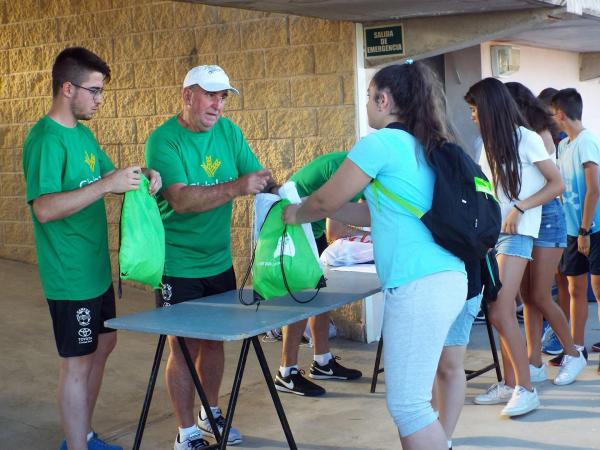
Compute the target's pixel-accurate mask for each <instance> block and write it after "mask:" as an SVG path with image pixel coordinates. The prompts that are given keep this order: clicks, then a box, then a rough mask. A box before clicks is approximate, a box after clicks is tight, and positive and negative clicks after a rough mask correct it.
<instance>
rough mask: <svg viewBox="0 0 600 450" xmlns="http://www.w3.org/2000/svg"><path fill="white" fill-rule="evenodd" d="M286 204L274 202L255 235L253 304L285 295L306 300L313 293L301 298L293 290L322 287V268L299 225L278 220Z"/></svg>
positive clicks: (323, 283)
mask: <svg viewBox="0 0 600 450" xmlns="http://www.w3.org/2000/svg"><path fill="white" fill-rule="evenodd" d="M289 204H290V202H289V200H285V199H284V200H280V201H278V202H277V203H275V204H274V205H273V206H272V207H271V210H270V211H269V213H268V214H267V217H266V219H265V221H264V223H263V226H262V228H261V229H260V232H259V234H258V241H257V243H256V249H255V252H254V256H253V262H252V280H253V282H252V285H253V288H254V292H255V299H254V302H253V303H256V302H257V301H261V300H269V299H272V298H275V297H281V296H284V295H288V294H289V295H290V296H291V297H292V298H293V299H294V300H296V301H298V302H301V303H306V302H307V301H310V300H312V299H313V298H314V297H315V296H316V294H315V295H314V296H313V297H312V298H310V299H309V300H305V301H300V300H298V299H297V298H295V297H294V295H293V293H294V292H298V291H301V290H304V289H320V288H321V287H324V286H325V278H324V277H323V269H322V268H321V265H320V264H319V261H318V260H317V258H316V256H315V253H314V252H313V249H312V247H311V245H310V243H309V241H308V238H307V236H306V232H305V231H304V229H303V228H302V225H286V224H284V223H283V221H282V219H281V215H282V211H283V208H285V206H287V205H289ZM317 293H318V290H317ZM240 300H241V299H240ZM241 301H242V300H241ZM242 302H243V301H242Z"/></svg>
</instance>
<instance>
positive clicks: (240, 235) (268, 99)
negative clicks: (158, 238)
mask: <svg viewBox="0 0 600 450" xmlns="http://www.w3.org/2000/svg"><path fill="white" fill-rule="evenodd" d="M65 4H68V6H65ZM353 42H354V28H353V25H352V24H351V23H347V22H331V21H324V20H318V19H312V18H304V17H296V16H285V15H279V14H266V13H257V12H250V11H244V10H237V9H230V8H218V7H209V6H204V5H199V4H190V3H183V2H182V3H178V2H170V1H148V0H146V1H144V0H71V1H69V2H66V1H64V0H19V1H14V0H0V258H8V259H15V260H20V261H26V262H35V248H34V242H33V231H32V226H31V218H30V216H29V212H28V208H27V206H26V204H25V200H24V181H23V175H22V169H21V154H22V143H23V140H24V137H25V135H26V133H27V130H28V129H29V128H30V126H31V125H32V124H33V123H34V122H35V121H36V120H37V119H38V118H39V117H41V116H42V115H43V114H45V113H46V112H47V110H48V108H49V106H50V102H51V84H50V68H51V65H52V62H53V60H54V58H55V56H56V55H57V53H58V52H59V51H60V50H62V49H63V48H65V47H67V46H72V45H82V46H85V47H88V48H90V49H91V50H93V51H95V52H96V53H98V54H99V55H100V56H101V57H103V58H104V59H105V60H106V61H107V62H108V63H109V64H110V66H111V69H112V71H113V80H112V81H111V82H110V83H109V84H108V85H107V91H106V95H105V99H104V105H103V106H102V108H101V110H100V113H99V114H98V115H97V117H96V118H94V119H93V120H92V121H91V122H88V125H89V126H90V128H91V129H92V130H93V131H94V133H95V134H96V136H97V138H98V140H99V142H100V144H101V146H102V147H103V148H104V149H105V151H106V152H107V153H108V154H109V156H110V157H111V158H112V159H113V161H114V162H115V164H116V165H118V166H125V165H129V164H132V163H143V161H144V156H143V155H144V142H145V141H146V138H147V137H148V135H149V133H150V132H151V131H152V130H153V129H154V128H155V127H156V126H157V125H158V124H160V123H161V122H163V121H164V120H165V119H167V118H168V117H169V116H170V115H172V114H174V113H176V112H177V111H178V109H179V105H180V85H181V82H182V80H183V77H184V76H185V74H186V72H187V71H188V70H189V69H190V68H191V67H193V66H195V65H198V64H219V65H221V66H222V67H223V68H224V69H225V70H226V71H227V72H228V74H229V75H230V77H231V79H232V83H233V85H234V86H236V87H238V88H239V89H240V91H241V93H242V95H241V97H238V98H236V97H235V96H230V97H229V98H230V100H228V103H227V106H226V115H227V116H228V117H230V118H231V119H233V120H234V121H235V122H236V123H237V124H238V125H239V126H240V127H241V128H242V130H243V132H244V133H245V135H246V137H247V139H248V141H249V143H250V146H251V148H252V149H253V150H254V151H255V153H256V154H257V156H258V157H259V159H260V161H261V162H262V163H263V164H264V165H265V166H266V167H269V168H271V169H273V173H274V176H275V178H276V179H277V180H278V181H282V182H283V181H285V180H286V179H287V177H288V176H289V175H290V174H291V173H292V172H293V171H294V170H295V169H297V168H298V167H300V166H302V165H303V164H305V163H306V162H308V161H309V160H311V159H312V158H314V157H315V156H317V155H320V154H322V153H325V152H329V151H334V150H341V149H349V148H350V147H351V145H352V144H353V142H354V139H355V125H354V123H355V117H354V87H353V86H354V78H353V77H354V70H353V69H354V67H353ZM119 203H120V199H119V198H118V197H108V198H107V211H108V219H109V227H110V246H111V251H112V257H113V259H114V257H115V256H116V255H115V250H116V245H117V233H116V230H117V224H118V218H119ZM250 206H251V199H250V198H242V199H239V200H237V201H236V202H235V208H234V221H233V229H232V239H233V254H234V260H235V266H236V269H237V272H238V275H239V274H241V273H243V271H245V268H246V265H247V263H248V244H247V242H248V236H249V226H250Z"/></svg>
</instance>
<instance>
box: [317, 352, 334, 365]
mask: <svg viewBox="0 0 600 450" xmlns="http://www.w3.org/2000/svg"><path fill="white" fill-rule="evenodd" d="M313 359H314V360H315V362H316V363H317V364H318V365H320V366H324V365H325V364H327V363H328V362H329V360H330V359H333V355H332V354H331V352H327V353H323V354H322V355H315V356H314V357H313Z"/></svg>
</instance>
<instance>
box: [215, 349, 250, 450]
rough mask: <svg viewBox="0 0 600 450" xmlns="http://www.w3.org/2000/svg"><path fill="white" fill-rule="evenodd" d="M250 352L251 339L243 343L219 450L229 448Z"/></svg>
mask: <svg viewBox="0 0 600 450" xmlns="http://www.w3.org/2000/svg"><path fill="white" fill-rule="evenodd" d="M249 350H250V339H244V341H243V342H242V349H241V351H240V359H239V360H238V365H237V369H236V371H235V377H234V379H233V387H232V388H231V395H230V396H229V405H227V417H226V418H225V426H224V427H223V438H222V440H221V445H220V446H219V449H221V450H224V449H225V448H227V438H228V437H229V430H230V429H231V424H232V422H233V414H234V412H235V405H236V403H237V398H238V394H239V393H240V388H241V386H242V377H243V376H244V368H245V367H246V360H247V358H248V351H249Z"/></svg>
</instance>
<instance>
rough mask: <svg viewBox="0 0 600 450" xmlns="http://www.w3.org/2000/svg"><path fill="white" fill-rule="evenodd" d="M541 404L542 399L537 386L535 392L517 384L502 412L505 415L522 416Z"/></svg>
mask: <svg viewBox="0 0 600 450" xmlns="http://www.w3.org/2000/svg"><path fill="white" fill-rule="evenodd" d="M539 406H540V399H539V397H538V395H537V391H536V390H535V388H534V389H533V392H531V391H528V390H527V389H525V388H524V387H523V386H519V385H516V386H515V390H514V391H513V395H512V397H511V398H510V400H509V401H508V403H507V404H506V406H505V407H504V409H502V412H501V413H500V414H501V415H503V416H509V417H513V416H520V415H522V414H527V413H528V412H530V411H533V410H534V409H537V408H538V407H539Z"/></svg>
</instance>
